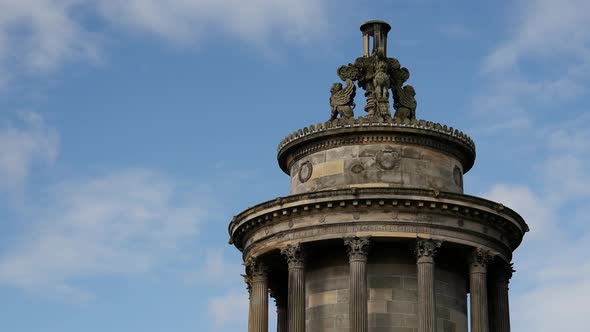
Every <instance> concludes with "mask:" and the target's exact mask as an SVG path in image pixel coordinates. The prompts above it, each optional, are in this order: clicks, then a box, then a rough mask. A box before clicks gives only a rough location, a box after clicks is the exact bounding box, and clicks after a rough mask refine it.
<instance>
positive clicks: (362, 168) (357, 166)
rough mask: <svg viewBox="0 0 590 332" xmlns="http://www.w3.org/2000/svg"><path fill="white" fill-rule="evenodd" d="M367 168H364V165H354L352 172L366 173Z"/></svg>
mask: <svg viewBox="0 0 590 332" xmlns="http://www.w3.org/2000/svg"><path fill="white" fill-rule="evenodd" d="M364 170H365V168H364V167H363V165H362V164H354V165H353V166H352V167H351V168H350V171H351V172H353V173H354V174H359V173H360V172H362V171H364Z"/></svg>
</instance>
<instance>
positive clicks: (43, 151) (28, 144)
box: [0, 112, 59, 192]
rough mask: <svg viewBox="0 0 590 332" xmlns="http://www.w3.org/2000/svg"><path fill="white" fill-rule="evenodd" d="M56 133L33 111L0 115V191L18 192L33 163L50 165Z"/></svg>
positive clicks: (53, 153)
mask: <svg viewBox="0 0 590 332" xmlns="http://www.w3.org/2000/svg"><path fill="white" fill-rule="evenodd" d="M58 147H59V138H58V135H57V132H56V130H55V129H54V128H53V127H51V126H49V125H48V124H47V123H45V121H44V119H43V118H42V117H41V115H40V114H38V113H34V112H7V113H5V115H4V116H0V151H2V153H1V154H0V192H2V191H4V192H14V191H21V190H22V186H23V185H24V183H25V182H26V180H27V177H28V176H29V174H30V172H31V170H32V168H33V166H34V165H35V164H36V163H44V164H51V163H53V162H54V161H55V159H56V158H57V154H58Z"/></svg>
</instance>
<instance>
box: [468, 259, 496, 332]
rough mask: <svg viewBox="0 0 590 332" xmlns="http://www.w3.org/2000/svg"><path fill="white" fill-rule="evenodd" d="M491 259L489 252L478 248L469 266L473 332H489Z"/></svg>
mask: <svg viewBox="0 0 590 332" xmlns="http://www.w3.org/2000/svg"><path fill="white" fill-rule="evenodd" d="M491 257H492V256H491V255H490V253H489V252H488V251H486V250H483V249H481V248H478V249H476V250H475V251H474V253H473V256H472V261H471V264H470V265H469V284H470V288H471V289H470V293H471V303H470V307H471V332H489V320H488V290H487V263H488V261H489V260H490V259H491Z"/></svg>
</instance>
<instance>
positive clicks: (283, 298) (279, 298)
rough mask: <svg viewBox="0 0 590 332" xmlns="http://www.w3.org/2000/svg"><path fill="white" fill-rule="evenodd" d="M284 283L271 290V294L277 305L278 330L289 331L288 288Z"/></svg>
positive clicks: (280, 331)
mask: <svg viewBox="0 0 590 332" xmlns="http://www.w3.org/2000/svg"><path fill="white" fill-rule="evenodd" d="M281 286H283V284H281V285H279V286H277V287H276V288H275V289H273V290H271V292H270V296H272V297H273V298H274V299H275V304H276V305H277V332H287V328H288V326H287V289H286V287H281Z"/></svg>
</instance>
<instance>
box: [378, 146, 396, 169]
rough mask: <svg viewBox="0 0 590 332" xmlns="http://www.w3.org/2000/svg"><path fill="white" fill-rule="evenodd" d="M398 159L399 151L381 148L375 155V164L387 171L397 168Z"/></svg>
mask: <svg viewBox="0 0 590 332" xmlns="http://www.w3.org/2000/svg"><path fill="white" fill-rule="evenodd" d="M400 159H401V158H400V156H399V152H397V151H393V150H382V151H379V152H378V153H377V155H376V156H375V161H376V162H377V165H379V167H380V168H381V169H384V170H387V171H389V170H392V169H395V168H398V167H399V164H400Z"/></svg>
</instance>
